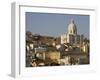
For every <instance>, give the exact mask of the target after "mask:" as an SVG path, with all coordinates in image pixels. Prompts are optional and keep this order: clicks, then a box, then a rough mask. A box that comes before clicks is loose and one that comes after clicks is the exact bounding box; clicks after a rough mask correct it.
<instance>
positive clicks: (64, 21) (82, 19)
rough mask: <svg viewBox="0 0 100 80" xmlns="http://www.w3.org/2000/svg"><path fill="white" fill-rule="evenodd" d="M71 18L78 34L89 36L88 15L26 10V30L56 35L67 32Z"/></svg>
mask: <svg viewBox="0 0 100 80" xmlns="http://www.w3.org/2000/svg"><path fill="white" fill-rule="evenodd" d="M71 19H73V20H74V22H75V24H76V26H77V32H78V34H84V36H85V37H86V38H89V15H75V14H54V13H33V12H26V31H31V32H32V33H33V34H40V35H47V36H54V37H57V36H60V35H61V34H64V33H67V28H68V24H69V23H70V21H71Z"/></svg>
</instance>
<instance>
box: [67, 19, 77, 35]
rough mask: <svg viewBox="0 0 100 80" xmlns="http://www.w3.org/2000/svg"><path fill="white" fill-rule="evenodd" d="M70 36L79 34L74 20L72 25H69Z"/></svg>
mask: <svg viewBox="0 0 100 80" xmlns="http://www.w3.org/2000/svg"><path fill="white" fill-rule="evenodd" d="M68 34H73V35H75V34H77V28H76V24H75V23H74V20H71V22H70V24H69V25H68Z"/></svg>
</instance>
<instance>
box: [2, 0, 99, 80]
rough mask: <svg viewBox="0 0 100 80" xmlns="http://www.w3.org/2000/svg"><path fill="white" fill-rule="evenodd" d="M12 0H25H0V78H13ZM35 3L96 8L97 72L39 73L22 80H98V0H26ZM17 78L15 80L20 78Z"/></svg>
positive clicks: (11, 79)
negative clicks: (11, 75) (50, 74)
mask: <svg viewBox="0 0 100 80" xmlns="http://www.w3.org/2000/svg"><path fill="white" fill-rule="evenodd" d="M13 1H25V0H1V1H0V28H1V29H0V80H14V78H12V77H10V70H11V68H10V67H11V2H13ZM27 1H32V2H34V3H35V4H36V3H40V4H42V3H46V4H49V3H52V5H55V4H66V5H67V4H71V5H78V6H82V5H83V6H87V7H89V6H95V7H96V9H97V13H96V14H97V15H96V16H97V20H96V26H94V27H95V28H96V35H95V36H96V38H97V39H96V41H95V44H94V46H95V47H96V49H95V50H96V52H97V53H98V56H97V57H96V60H97V68H96V70H97V72H95V73H82V74H77V73H76V74H75V73H73V74H67V75H61V76H57V75H56V76H45V77H42V76H43V75H40V76H39V77H37V76H36V77H33V78H31V77H29V78H28V77H27V78H21V79H22V80H99V79H100V77H99V74H100V62H99V61H100V58H99V56H100V53H99V44H100V42H99V41H100V36H99V34H100V31H99V30H100V23H99V21H100V5H99V3H100V0H26V2H27ZM64 1H65V2H64ZM94 54H95V53H94ZM21 79H19V78H18V79H17V80H21Z"/></svg>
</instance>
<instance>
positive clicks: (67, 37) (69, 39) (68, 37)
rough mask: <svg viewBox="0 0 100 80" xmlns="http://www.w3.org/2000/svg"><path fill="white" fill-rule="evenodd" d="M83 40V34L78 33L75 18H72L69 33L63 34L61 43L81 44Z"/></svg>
mask: <svg viewBox="0 0 100 80" xmlns="http://www.w3.org/2000/svg"><path fill="white" fill-rule="evenodd" d="M82 41H83V35H79V34H78V33H77V26H76V24H75V22H74V20H71V21H70V23H69V25H68V31H67V33H65V34H63V35H61V44H65V43H70V44H71V45H80V44H81V43H82Z"/></svg>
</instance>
